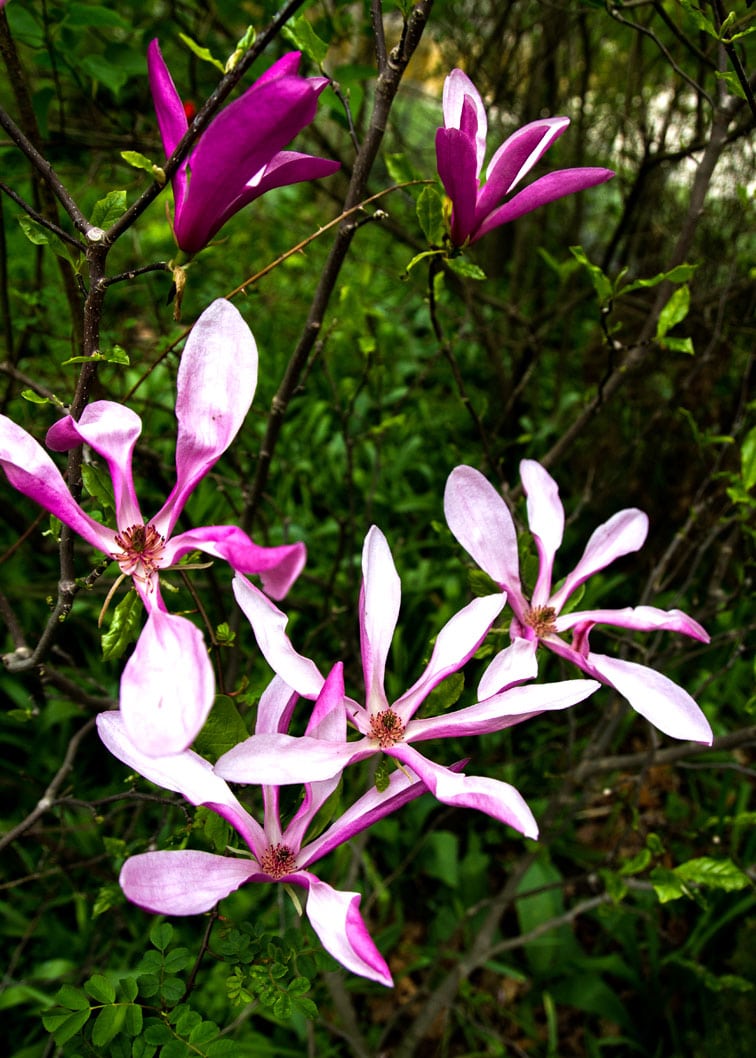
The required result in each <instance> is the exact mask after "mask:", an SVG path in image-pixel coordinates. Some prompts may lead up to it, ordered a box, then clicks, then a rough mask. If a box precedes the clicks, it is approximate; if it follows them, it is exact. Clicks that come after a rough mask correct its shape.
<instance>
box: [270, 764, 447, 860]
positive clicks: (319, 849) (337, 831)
mask: <svg viewBox="0 0 756 1058" xmlns="http://www.w3.org/2000/svg"><path fill="white" fill-rule="evenodd" d="M426 790H427V787H426V785H425V783H424V782H423V781H422V780H421V779H419V778H418V777H417V776H416V775H414V774H413V773H412V772H411V771H410V769H408V768H397V770H396V771H395V772H393V774H392V775H391V777H390V778H389V784H388V786H387V788H386V789H385V790H378V789H376V787H375V786H371V788H370V789H369V790H368V791H367V793H364V794H363V795H362V797H360V798H359V799H358V800H357V801H355V803H354V804H353V805H352V806H351V807H350V808H347V810H346V811H345V812H344V813H342V815H340V816H339V818H338V819H336V820H335V821H334V822H333V823H332V824H331V825H330V826H329V827H328V829H327V830H325V831H324V832H323V833H322V834H320V835H319V836H318V837H317V838H315V840H314V841H311V842H309V844H307V845H305V846H304V847H303V848H302V849H301V851H300V853H299V856H298V857H297V860H298V862H299V863H300V864H301V865H302V866H303V867H307V866H309V865H310V864H311V863H315V861H316V860H319V859H322V857H323V856H325V855H327V853H329V852H331V851H332V850H333V849H335V848H337V847H338V846H339V845H343V844H344V843H345V842H347V841H350V840H351V839H352V838H353V837H354V836H355V835H356V834H359V833H361V832H362V831H363V830H367V828H368V827H371V826H372V825H373V824H374V823H377V822H378V820H379V819H383V817H384V816H387V815H389V814H390V813H392V812H396V811H397V809H399V808H401V807H402V806H403V805H405V804H408V803H409V802H410V801H414V800H415V798H417V797H420V796H422V794H424V793H425V792H426ZM286 833H287V836H288V834H289V829H287V831H286Z"/></svg>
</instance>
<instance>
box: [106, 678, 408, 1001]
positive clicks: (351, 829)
mask: <svg viewBox="0 0 756 1058" xmlns="http://www.w3.org/2000/svg"><path fill="white" fill-rule="evenodd" d="M296 698H297V696H296V694H295V692H293V691H292V689H291V688H290V687H287V686H286V684H285V683H284V682H283V681H282V680H279V679H278V678H275V679H274V680H273V682H272V683H271V684H270V685H269V686H268V688H267V689H266V691H265V692H264V693H263V696H262V698H261V699H260V704H259V706H258V713H257V724H256V728H255V730H256V731H257V732H258V735H259V737H262V736H263V735H265V734H273V733H276V732H285V731H286V730H287V728H288V725H289V721H290V718H291V712H292V709H293V706H294V703H295V701H296ZM343 699H344V680H343V674H342V670H341V666H340V665H336V666H334V669H333V670H332V672H331V673H330V675H329V677H328V679H327V680H326V681H324V683H323V687H322V689H321V693H320V695H319V697H318V700H317V702H316V703H315V706H314V708H313V711H312V715H311V717H310V721H309V723H308V725H307V736H308V737H309V738H312V739H314V738H318V739H322V740H324V741H325V742H326V743H327V744H330V743H331V741H334V740H335V742H336V743H338V742H339V741H341V740H343V738H344V734H345V732H344V728H345V720H344V710H343ZM97 727H98V731H99V733H100V738H101V739H102V741H103V742H104V743H105V745H106V746H107V747H108V749H109V750H110V751H111V753H113V754H114V755H115V756H116V757H118V759H119V760H121V761H123V763H124V764H126V765H127V766H128V767H129V768H131V769H133V770H134V771H137V772H139V774H140V775H143V776H144V777H145V778H147V779H149V780H150V781H151V782H154V783H156V784H157V785H158V786H163V787H165V788H167V789H169V790H174V791H176V792H178V793H181V794H182V795H183V796H184V797H186V798H187V800H189V801H190V802H191V803H192V804H194V805H205V806H206V807H208V808H210V809H212V810H213V811H214V812H217V813H218V814H219V815H221V816H222V817H223V818H224V819H225V820H226V821H227V822H228V823H230V824H231V826H232V827H234V829H235V830H236V831H237V833H238V834H239V835H240V836H241V837H242V838H243V840H244V841H245V843H246V844H247V846H248V848H249V854H248V855H246V856H245V857H244V858H239V857H231V856H219V855H214V854H213V853H209V852H193V851H190V850H181V851H173V852H146V853H143V854H141V855H138V856H132V857H131V858H130V859H128V860H127V861H126V863H125V864H124V866H123V869H122V871H121V876H120V879H119V880H120V884H121V888H122V889H123V891H124V893H125V894H126V896H127V897H128V898H129V900H131V901H133V903H135V904H138V905H139V906H140V907H143V908H145V909H146V910H147V911H152V912H155V913H157V914H164V915H196V914H200V913H201V912H203V911H208V910H210V908H211V907H213V906H214V905H215V904H216V903H217V902H218V901H219V900H221V899H222V898H223V897H225V896H228V894H229V893H232V892H233V891H234V890H235V889H238V888H239V886H240V885H243V884H244V883H245V882H283V883H286V884H289V885H295V886H299V887H300V888H302V889H305V890H307V894H308V895H307V907H306V913H307V917H308V918H309V920H310V923H311V924H312V927H313V929H314V930H315V932H316V933H317V935H318V937H319V938H320V940H321V943H322V944H323V947H324V948H325V949H326V950H327V951H329V952H330V953H331V955H333V957H334V958H335V959H337V960H338V961H339V962H340V963H341V964H342V965H343V966H345V967H346V968H347V969H348V970H351V971H352V973H356V974H360V975H361V976H362V977H368V978H370V980H372V981H378V982H379V983H380V984H384V985H391V984H392V980H391V973H390V972H389V968H388V966H387V965H386V963H385V962H384V960H383V957H382V956H381V954H380V953H379V951H378V950H377V948H376V947H375V945H374V943H373V941H372V940H371V938H370V935H369V933H368V931H367V928H366V926H365V923H364V921H363V919H362V916H361V915H360V911H359V905H360V895H359V893H352V892H339V891H338V890H335V889H333V888H332V887H331V886H330V885H327V884H326V883H325V882H322V881H321V880H320V879H319V878H317V877H316V876H315V875H314V874H312V873H311V872H310V870H309V868H310V867H311V866H312V864H314V863H315V862H316V861H317V860H319V859H322V857H323V856H325V855H326V854H327V853H328V852H330V851H331V850H332V849H335V848H336V847H337V846H338V845H342V844H344V842H347V841H349V840H351V838H353V837H354V835H355V834H358V833H359V832H360V831H362V830H365V829H366V828H367V827H369V826H371V825H372V824H373V823H375V822H377V821H378V820H379V819H382V818H383V817H384V816H385V815H387V814H388V813H389V812H393V811H395V810H396V809H397V808H400V807H401V806H402V805H404V804H406V803H407V802H409V801H411V800H413V799H414V798H416V797H419V796H420V795H421V794H422V793H424V792H425V786H424V785H423V783H422V782H421V781H420V780H419V778H418V777H417V776H415V775H412V774H410V773H408V772H402V771H399V772H396V773H395V774H394V775H392V777H391V779H390V781H389V784H388V787H387V788H386V789H385V790H384V791H383V792H378V791H377V790H376V789H375V788H373V789H371V790H370V791H369V792H368V793H366V794H365V795H364V796H363V797H361V798H360V799H359V800H358V801H357V802H356V803H355V804H353V805H352V806H351V808H348V809H347V810H346V811H345V812H344V813H343V815H341V817H340V818H338V819H337V820H336V821H335V822H333V823H332V824H331V825H330V826H329V827H328V828H327V829H326V830H324V831H323V832H322V833H321V834H320V835H319V836H318V837H316V838H314V839H313V840H312V841H307V842H306V840H305V837H306V833H307V830H308V828H309V827H310V825H311V823H312V821H313V819H314V818H315V816H316V815H317V813H318V811H319V810H320V809H321V808H322V806H323V805H324V804H325V802H326V801H327V800H328V798H329V797H330V795H331V794H332V793H333V792H334V790H335V789H336V787H337V785H338V783H339V780H340V778H341V776H340V774H338V775H336V776H334V777H333V778H331V779H329V780H328V781H325V782H317V783H310V784H308V785H306V786H305V794H304V799H303V801H302V803H301V804H300V806H299V809H298V810H297V812H296V814H295V815H294V818H293V819H292V820H291V822H290V823H289V825H288V826H286V827H283V826H282V824H281V820H280V815H279V806H278V802H279V789H278V786H276V785H265V786H263V790H262V794H263V803H264V812H263V824H262V826H261V825H260V824H259V823H258V822H257V821H256V820H255V819H253V817H252V816H251V815H250V814H249V813H248V812H247V811H246V809H245V808H243V807H242V805H241V804H240V803H239V801H238V800H237V799H236V797H235V796H234V794H233V793H232V792H231V790H230V789H229V787H228V786H227V784H226V783H225V782H224V781H223V779H222V778H220V777H219V776H218V775H217V774H216V772H215V771H213V768H212V767H211V765H210V764H209V763H208V762H207V761H206V760H204V759H203V758H202V757H200V756H199V755H198V754H196V753H194V752H193V751H192V750H186V751H185V752H183V753H178V754H173V755H172V756H167V757H148V756H145V754H143V753H141V752H140V751H139V749H138V747H137V746H135V744H134V742H133V741H132V740H131V739H130V737H129V735H128V732H127V730H126V727H125V725H124V723H123V720H122V718H121V716H120V714H119V713H116V712H111V713H102V714H101V715H100V716H98V717H97Z"/></svg>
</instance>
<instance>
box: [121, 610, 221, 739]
mask: <svg viewBox="0 0 756 1058" xmlns="http://www.w3.org/2000/svg"><path fill="white" fill-rule="evenodd" d="M214 697H215V679H214V676H213V669H212V665H211V664H210V660H209V658H208V656H207V649H206V648H205V643H204V640H203V638H202V633H201V632H200V630H199V629H198V628H196V627H195V626H194V625H193V624H192V623H191V621H188V620H187V619H186V618H185V617H179V616H178V615H176V614H169V613H165V612H164V611H163V610H160V609H157V608H155V609H153V610H152V611H151V612H150V614H149V615H148V618H147V623H146V624H145V626H144V628H143V629H142V633H141V635H140V636H139V639H138V640H137V645H136V647H135V649H134V652H133V654H132V655H131V657H130V658H129V660H128V661H127V663H126V667H125V668H124V670H123V675H122V677H121V712H122V714H123V720H124V724H125V727H126V731H127V733H128V736H129V738H130V739H131V741H132V742H133V743H134V745H135V746H136V747H137V748H138V749H139V750H140V751H141V752H142V753H144V754H146V755H147V756H148V757H162V756H167V755H168V754H170V753H180V752H181V751H182V750H184V749H186V748H187V746H189V745H190V744H191V743H192V742H193V741H194V739H195V738H196V737H197V734H198V733H199V731H200V729H201V728H202V725H203V724H204V723H205V720H207V717H208V714H209V712H210V710H211V708H212V706H213V700H214Z"/></svg>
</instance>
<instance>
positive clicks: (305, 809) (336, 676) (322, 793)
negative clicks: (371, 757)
mask: <svg viewBox="0 0 756 1058" xmlns="http://www.w3.org/2000/svg"><path fill="white" fill-rule="evenodd" d="M255 730H257V729H255ZM281 730H283V728H282V729H281ZM346 734H347V724H346V700H345V698H344V666H343V665H342V663H341V662H340V661H337V662H336V664H335V665H334V666H333V668H332V669H331V671H330V672H329V673H328V676H327V678H326V681H325V683H324V684H323V689H322V691H321V692H320V694H319V695H318V700H317V701H316V702H315V705H314V706H313V709H312V713H311V715H310V719H309V720H308V722H307V728H306V730H305V735H307V736H309V737H311V738H317V739H320V740H321V741H323V742H333V743H336V744H339V745H344V743H346ZM340 782H341V773H338V774H336V775H334V776H333V777H332V778H330V779H323V780H321V781H320V782H308V783H305V790H304V797H303V799H302V802H301V804H300V806H299V808H298V809H297V811H296V813H295V815H294V818H293V819H292V820H291V822H290V823H289V825H288V826H287V828H286V836H285V840H284V844H286V845H288V846H289V848H297V849H298V848H300V846H301V845H302V842H303V841H304V837H305V834H306V832H307V830H308V829H309V826H310V823H311V822H312V820H313V819H314V818H315V816H316V815H317V813H318V812H319V811H320V809H321V808H322V807H323V805H324V804H325V803H326V801H327V800H328V798H329V797H330V796H331V794H332V793H333V792H334V790H335V789H336V788H337V786H338V785H339V783H340ZM300 862H301V861H300Z"/></svg>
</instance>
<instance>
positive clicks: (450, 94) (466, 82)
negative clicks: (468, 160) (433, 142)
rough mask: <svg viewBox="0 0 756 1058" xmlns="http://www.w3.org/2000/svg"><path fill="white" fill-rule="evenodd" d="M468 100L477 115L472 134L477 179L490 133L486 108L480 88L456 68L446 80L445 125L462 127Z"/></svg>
mask: <svg viewBox="0 0 756 1058" xmlns="http://www.w3.org/2000/svg"><path fill="white" fill-rule="evenodd" d="M466 101H467V102H468V103H470V104H472V107H473V110H474V112H475V117H476V128H475V131H474V132H473V134H472V139H473V142H474V145H475V157H476V170H475V178H476V180H477V178H478V177H479V176H480V171H481V169H482V168H483V161H484V159H485V156H486V136H487V133H488V119H487V117H486V108H485V107H484V106H483V100H482V99H481V98H480V93H479V92H478V89H477V88H476V87H475V85H474V84H473V83H472V81H471V80H470V78H469V77H468V76H467V74H466V73H464V72H463V71H462V70H459V69H454V70H452V72H451V73H450V74H449V76H448V77H447V78H446V80H445V81H444V92H443V100H442V106H443V111H444V125H445V126H446V127H447V129H461V127H462V110H463V107H464V105H465V102H466Z"/></svg>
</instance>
